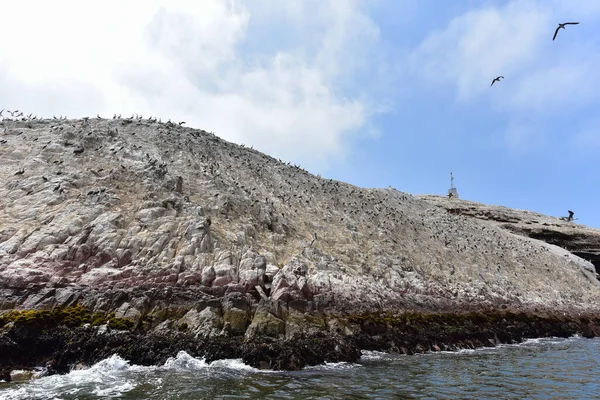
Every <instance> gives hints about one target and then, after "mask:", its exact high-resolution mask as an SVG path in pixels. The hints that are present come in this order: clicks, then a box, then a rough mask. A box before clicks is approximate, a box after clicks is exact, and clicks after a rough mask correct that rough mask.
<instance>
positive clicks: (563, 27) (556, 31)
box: [552, 22, 579, 40]
mask: <svg viewBox="0 0 600 400" xmlns="http://www.w3.org/2000/svg"><path fill="white" fill-rule="evenodd" d="M578 24H579V22H565V23H562V24H560V23H559V24H558V28H556V30H555V31H554V36H553V37H552V40H554V39H556V35H558V31H559V30H561V29H565V26H566V25H578Z"/></svg>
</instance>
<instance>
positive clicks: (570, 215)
mask: <svg viewBox="0 0 600 400" xmlns="http://www.w3.org/2000/svg"><path fill="white" fill-rule="evenodd" d="M567 211H569V216H568V217H567V221H573V214H575V213H574V212H573V211H571V210H567Z"/></svg>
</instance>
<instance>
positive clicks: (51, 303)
mask: <svg viewBox="0 0 600 400" xmlns="http://www.w3.org/2000/svg"><path fill="white" fill-rule="evenodd" d="M0 136H1V139H2V140H1V141H0V160H2V163H0V310H3V311H4V312H7V311H10V310H23V309H37V310H52V309H56V308H61V309H62V308H67V307H74V306H82V307H84V308H85V309H86V310H90V312H101V313H111V312H114V313H115V314H114V315H115V317H116V318H124V319H127V320H129V321H131V322H132V323H133V324H134V325H135V327H136V332H143V333H144V334H147V335H149V334H150V333H152V334H172V333H173V334H174V332H179V333H178V334H180V333H181V332H183V333H184V334H185V335H186V337H187V338H191V339H189V340H192V341H193V340H198V341H203V342H202V343H205V344H206V343H224V342H223V341H226V340H229V339H231V338H234V339H235V340H234V342H235V343H240V341H245V343H255V342H256V343H263V344H264V343H266V342H265V340H267V339H265V338H270V339H269V340H271V342H269V343H271V344H270V345H269V346H271V347H269V349H270V350H268V349H267V350H265V351H264V352H265V354H270V353H269V352H271V353H272V352H274V351H275V350H273V349H274V347H272V346H281V344H282V343H288V344H289V343H292V342H293V343H300V342H301V341H302V340H303V339H300V338H301V337H310V338H313V339H314V338H319V337H321V338H322V340H323V343H329V344H327V345H323V346H325V347H327V346H330V345H331V346H334V347H335V346H338V348H340V343H342V342H340V341H337V342H335V343H336V344H335V345H333V344H331V343H333V342H331V343H330V340H331V338H332V337H333V336H336V337H337V336H339V337H344V338H349V337H354V338H357V337H359V336H360V335H365V332H369V329H367V328H366V327H365V326H366V325H365V321H367V322H368V323H367V325H369V323H372V322H373V321H375V322H377V321H379V322H377V323H375V325H378V324H379V325H381V324H382V323H383V322H382V321H384V320H382V319H381V318H384V317H382V316H390V317H389V318H392V319H390V320H385V321H387V322H385V323H383V324H384V325H386V324H387V326H388V327H389V326H390V324H391V325H393V324H392V323H391V322H390V321H392V322H393V321H396V320H394V318H400V317H398V316H399V315H403V314H406V313H409V312H410V313H414V312H418V313H423V315H425V314H428V313H437V314H440V315H444V314H452V315H456V314H458V313H464V312H479V311H482V310H488V311H490V310H492V311H490V312H496V310H510V311H511V312H516V313H537V314H536V315H540V314H541V313H546V314H544V315H563V314H564V313H568V314H569V315H572V316H581V315H588V314H590V315H594V314H593V313H594V312H595V310H596V309H597V307H598V304H600V303H599V300H600V283H599V281H598V279H597V276H596V271H595V269H594V265H593V264H592V262H593V263H596V265H598V264H597V263H598V255H599V254H600V252H599V249H600V241H599V240H598V238H600V232H598V231H596V230H593V229H590V228H585V227H582V226H579V225H577V224H575V223H573V222H568V223H567V222H563V221H560V220H558V219H557V218H551V217H545V216H541V215H538V214H534V213H529V212H521V211H516V210H508V209H500V208H494V207H486V206H483V205H478V206H475V205H474V204H475V203H470V202H465V201H463V200H452V201H448V200H446V199H444V198H440V197H431V196H429V197H427V196H426V197H414V196H411V195H409V194H407V193H403V192H401V191H398V190H396V189H393V188H387V189H365V188H359V187H356V186H352V185H349V184H346V183H343V182H338V181H335V180H331V179H324V178H321V177H319V176H314V175H312V174H310V173H308V172H307V171H305V170H304V169H302V168H301V167H299V166H296V165H291V164H290V163H285V162H282V161H281V160H276V159H274V158H272V157H269V156H267V155H264V154H262V153H260V152H258V151H256V150H253V149H251V148H247V147H244V146H238V145H236V144H232V143H229V142H226V141H224V140H222V139H220V138H218V137H217V136H215V135H214V134H212V133H208V132H205V131H200V130H196V129H191V128H186V127H182V126H180V125H178V124H173V123H159V122H157V121H156V120H147V119H144V120H142V119H140V118H129V119H119V118H116V119H111V120H106V119H99V118H90V119H82V120H27V121H16V120H4V121H2V122H0ZM590 261H591V262H590ZM0 312H1V311H0ZM548 313H549V314H548ZM365 318H366V319H365ZM386 318H387V317H386ZM369 321H370V322H369ZM404 322H406V321H404ZM404 322H402V323H404ZM373 323H374V322H373ZM379 325H378V326H379ZM7 326H8V325H7ZM7 326H5V328H0V329H4V332H5V333H4V340H5V341H4V342H2V334H0V347H2V346H3V344H2V343H4V345H5V346H9V347H10V346H11V345H10V343H9V342H8V341H7V340H8V339H6V338H7V337H8V336H7V335H8V333H6V332H8V330H10V329H12V325H11V326H9V327H8V328H7ZM403 326H404V325H403ZM77 329H79V328H77ZM81 329H83V328H81ZM398 332H399V331H398ZM398 332H396V333H398ZM543 332H547V330H546V331H543ZM538 333H539V332H538ZM367 336H368V337H369V338H370V339H368V340H367V339H365V340H366V341H362V342H361V343H362V344H360V343H359V344H360V345H361V346H365V343H367V342H369V340H371V339H373V337H374V336H377V335H374V334H371V333H368V334H367ZM11 337H14V336H11ZM365 337H366V336H365ZM377 337H380V336H377ZM236 338H237V339H236ZM241 339H243V340H241ZM11 340H12V339H11ZM32 340H33V339H32ZM186 340H187V339H186ZM315 340H316V339H315ZM390 340H392V339H390ZM236 341H237V342H236ZM257 341H258V342H257ZM294 341H295V342H294ZM454 341H455V342H460V340H459V339H456V340H454ZM392 342H393V340H392ZM392 342H389V343H392ZM7 343H8V344H7ZM103 343H104V342H103ZM190 343H191V342H190ZM303 343H304V342H303ZM344 343H346V342H344ZM377 343H380V342H377ZM389 343H388V344H385V345H382V344H381V343H380V344H377V345H373V346H372V347H379V348H383V347H385V349H396V350H397V349H398V348H399V347H401V346H399V345H398V344H397V343H396V344H394V343H392V344H389ZM359 344H357V345H359ZM195 346H196V345H195ZM206 346H209V345H208V344H206ZM206 346H205V347H203V349H206V348H207V347H206ZM223 346H224V345H223ZM227 346H229V345H227ZM231 346H233V347H231V348H235V350H231V351H230V352H225V353H223V356H227V355H235V356H239V355H240V354H242V353H243V354H244V357H245V359H247V360H249V362H252V363H253V364H255V365H260V366H269V365H268V364H267V365H265V364H264V362H265V359H264V357H263V358H261V357H259V356H257V353H256V351H257V348H261V347H260V346H259V347H256V346H254V347H252V348H248V349H247V351H246V352H245V353H244V352H243V351H242V350H243V349H242V347H239V346H238V347H236V346H235V345H231ZM240 346H241V345H240ZM257 346H258V345H257ZM415 346H416V345H415ZM423 346H427V345H426V344H423ZM217 347H218V346H217ZM429 347H430V348H431V346H429ZM111 348H112V347H111ZM196 348H197V346H196ZM278 348H280V349H281V348H283V347H278ZM240 349H242V350H240ZM171 350H173V351H175V350H176V349H175V348H172V349H171ZM165 351H166V350H165ZM240 351H241V352H242V353H240ZM197 353H202V351H200V350H198V351H197ZM128 354H129V353H128ZM203 354H206V352H205V353H203ZM211 354H213V355H215V354H220V353H219V352H218V351H216V350H215V351H213V352H212V353H211ZM323 354H329V355H328V356H321V358H323V357H325V359H336V357H337V356H336V355H334V354H333V353H327V352H326V351H325V352H324V353H323ZM346 354H352V357H354V356H355V355H356V351H355V349H354V350H353V349H349V350H348V352H347V353H346ZM100 355H104V354H97V356H98V357H99V356H100ZM130 355H131V354H130ZM215 356H216V355H215ZM296 356H297V354H296V353H295V355H293V354H292V355H289V357H288V356H286V357H288V359H287V361H286V362H287V364H285V365H283V364H282V365H276V366H275V367H281V368H294V367H298V366H300V367H301V366H302V365H304V364H306V363H307V362H309V363H310V361H298V362H297V363H293V362H292V363H291V364H290V359H293V357H296ZM74 357H75V356H74ZM342 358H343V357H342ZM155 360H156V359H155ZM267 361H268V358H267ZM321 361H322V360H321ZM15 366H16V364H15ZM270 366H271V367H273V364H270Z"/></svg>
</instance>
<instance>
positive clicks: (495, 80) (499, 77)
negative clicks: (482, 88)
mask: <svg viewBox="0 0 600 400" xmlns="http://www.w3.org/2000/svg"><path fill="white" fill-rule="evenodd" d="M500 79H504V77H503V76H502V75H500V76H497V77H495V78H494V79H493V80H492V84H491V85H490V87H492V86H494V83H496V82H500Z"/></svg>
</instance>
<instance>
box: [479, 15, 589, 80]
mask: <svg viewBox="0 0 600 400" xmlns="http://www.w3.org/2000/svg"><path fill="white" fill-rule="evenodd" d="M567 25H579V22H563V23H562V24H561V23H559V24H558V27H557V28H556V30H555V31H554V36H552V40H553V41H554V40H556V35H558V31H560V30H561V29H565V26H567ZM500 79H504V77H503V76H502V75H500V76H497V77H495V78H494V79H492V84H491V85H490V87H492V86H494V83H496V82H500Z"/></svg>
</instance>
